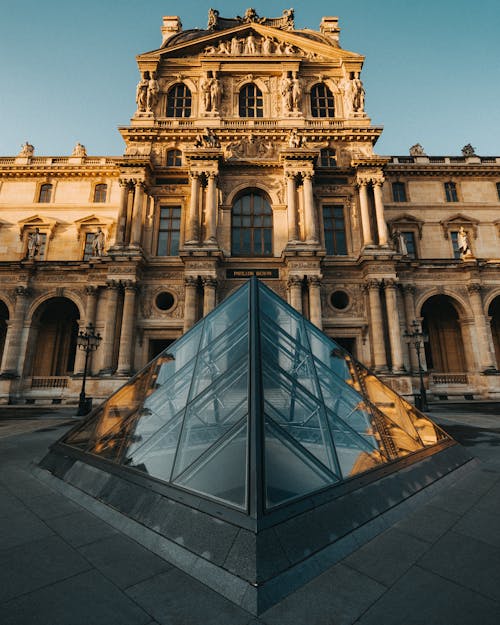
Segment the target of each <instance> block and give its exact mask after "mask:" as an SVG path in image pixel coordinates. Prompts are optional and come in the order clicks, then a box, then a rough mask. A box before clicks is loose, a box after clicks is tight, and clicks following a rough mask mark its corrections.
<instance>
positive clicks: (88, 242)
mask: <svg viewBox="0 0 500 625" xmlns="http://www.w3.org/2000/svg"><path fill="white" fill-rule="evenodd" d="M94 236H95V235H94V233H93V232H86V233H85V247H84V248H83V260H88V259H89V258H90V257H91V256H92V241H93V240H94Z"/></svg>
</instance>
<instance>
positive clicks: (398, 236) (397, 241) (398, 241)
mask: <svg viewBox="0 0 500 625" xmlns="http://www.w3.org/2000/svg"><path fill="white" fill-rule="evenodd" d="M392 242H393V244H394V249H395V250H396V251H397V252H398V253H399V254H401V256H408V247H407V245H406V239H405V237H404V234H403V233H402V232H401V230H399V228H396V229H395V230H394V231H393V233H392Z"/></svg>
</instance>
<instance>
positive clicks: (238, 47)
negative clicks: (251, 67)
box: [203, 33, 319, 58]
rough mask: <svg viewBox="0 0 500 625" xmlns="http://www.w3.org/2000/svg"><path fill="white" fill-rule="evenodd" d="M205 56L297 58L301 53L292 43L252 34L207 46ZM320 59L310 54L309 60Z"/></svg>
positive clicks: (308, 55)
mask: <svg viewBox="0 0 500 625" xmlns="http://www.w3.org/2000/svg"><path fill="white" fill-rule="evenodd" d="M203 53H204V54H206V55H209V56H214V55H215V56H216V55H219V56H220V55H224V56H242V55H244V56H255V55H263V56H273V55H275V56H296V55H297V54H300V53H301V51H300V50H299V49H298V48H297V47H296V46H294V45H293V44H291V43H283V42H281V41H275V40H274V39H273V38H271V37H268V36H266V37H256V36H255V34H254V33H250V34H249V35H247V36H246V37H240V38H238V37H236V36H234V37H233V38H232V39H231V40H230V41H225V40H220V41H218V42H215V43H214V44H213V45H210V46H207V47H206V48H205V49H204V51H203ZM311 54H312V55H313V56H314V58H319V57H318V55H316V54H314V53H308V54H306V56H307V57H308V58H313V57H311V56H310V55H311Z"/></svg>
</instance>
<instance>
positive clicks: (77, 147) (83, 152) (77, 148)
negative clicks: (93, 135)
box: [71, 141, 87, 157]
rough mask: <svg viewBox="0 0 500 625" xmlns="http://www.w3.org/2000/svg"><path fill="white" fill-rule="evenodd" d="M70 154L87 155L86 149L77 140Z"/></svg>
mask: <svg viewBox="0 0 500 625" xmlns="http://www.w3.org/2000/svg"><path fill="white" fill-rule="evenodd" d="M71 156H80V157H83V156H87V150H86V149H85V146H84V145H82V144H81V143H80V142H79V141H77V143H76V145H75V147H74V148H73V152H72V153H71Z"/></svg>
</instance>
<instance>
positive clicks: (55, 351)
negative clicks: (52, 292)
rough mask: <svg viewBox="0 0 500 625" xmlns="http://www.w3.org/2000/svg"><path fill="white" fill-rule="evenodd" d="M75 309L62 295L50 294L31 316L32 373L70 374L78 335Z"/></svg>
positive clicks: (38, 374)
mask: <svg viewBox="0 0 500 625" xmlns="http://www.w3.org/2000/svg"><path fill="white" fill-rule="evenodd" d="M79 317H80V314H79V311H78V308H77V307H76V305H75V304H74V303H73V302H72V301H71V300H69V299H66V298H65V297H54V298H52V299H50V300H47V301H46V302H44V303H43V304H41V305H40V306H39V308H38V309H37V311H36V312H35V314H34V315H33V330H34V332H35V335H34V336H33V339H32V340H33V343H34V350H33V360H32V367H31V375H33V376H47V377H49V376H65V375H70V374H71V373H73V369H74V366H75V354H76V337H77V335H78V319H79Z"/></svg>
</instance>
